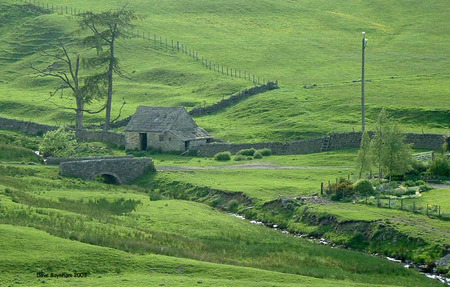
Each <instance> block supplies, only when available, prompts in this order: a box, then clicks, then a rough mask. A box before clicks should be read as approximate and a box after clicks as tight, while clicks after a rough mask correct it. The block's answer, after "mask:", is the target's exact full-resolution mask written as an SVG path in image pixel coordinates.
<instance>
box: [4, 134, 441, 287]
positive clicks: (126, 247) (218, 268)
mask: <svg viewBox="0 0 450 287" xmlns="http://www.w3.org/2000/svg"><path fill="white" fill-rule="evenodd" d="M1 138H2V140H3V142H5V145H7V146H9V147H10V146H12V144H11V143H14V145H16V146H17V148H19V147H21V148H22V149H23V150H20V151H18V153H19V154H21V153H24V154H25V151H27V152H30V151H31V150H30V148H33V146H34V144H35V143H33V140H34V138H31V137H30V138H28V140H26V139H27V138H26V137H25V136H23V135H20V134H16V133H11V132H6V133H5V132H2V133H1ZM20 141H23V142H26V143H30V144H31V145H30V147H29V148H27V147H26V146H27V144H23V143H22V144H20V143H19V142H20ZM24 150H25V151H24ZM348 156H349V154H348V153H347V152H333V153H330V154H329V155H322V157H320V156H318V155H308V156H305V157H304V158H301V157H300V156H294V157H293V158H288V157H285V159H284V160H287V161H295V162H297V164H305V163H308V162H310V163H311V162H312V161H314V162H316V163H318V162H320V161H323V160H327V161H328V162H330V165H333V164H340V161H341V160H342V159H344V158H347V157H348ZM269 158H270V157H268V158H267V159H266V160H267V161H269ZM293 159H294V160H293ZM282 160H283V159H282V158H277V157H273V158H272V163H271V164H275V163H276V162H280V161H282ZM160 161H162V159H160ZM165 161H168V158H166V160H165ZM205 161H208V160H205ZM0 162H1V163H0V236H1V238H2V239H3V240H2V241H1V243H0V248H1V249H2V250H3V251H4V252H2V254H1V255H0V267H1V270H2V271H1V272H2V278H3V280H2V282H7V283H8V285H10V284H14V285H15V284H24V285H27V286H34V285H40V284H42V283H43V281H45V283H46V284H49V285H52V284H53V285H55V286H56V285H57V284H58V282H59V284H60V281H64V283H65V284H69V286H72V285H74V286H75V285H77V286H80V285H81V286H93V285H95V286H103V285H112V286H116V285H119V283H121V284H125V285H128V286H132V285H136V284H140V283H139V282H144V281H147V282H150V283H151V284H153V283H155V284H161V283H164V284H169V285H174V286H189V285H192V283H194V284H204V285H206V286H217V285H225V286H243V285H249V286H298V285H299V284H300V285H302V286H303V285H305V286H333V285H336V284H337V285H345V286H411V285H414V284H420V285H421V286H435V285H436V286H437V285H438V283H437V282H435V281H432V280H429V279H427V278H426V277H424V276H423V275H420V274H418V273H417V272H416V271H414V270H409V269H405V268H404V267H403V266H402V265H400V264H394V263H392V262H388V261H386V260H384V259H382V258H377V257H373V256H370V255H367V254H363V253H360V252H356V251H351V250H345V249H339V248H331V247H329V246H323V245H320V244H319V243H317V242H314V241H310V240H308V239H306V238H298V237H294V236H292V235H287V234H283V233H281V232H279V231H278V230H273V229H269V228H267V227H264V226H261V225H257V224H251V223H250V222H249V221H246V220H242V219H240V218H237V217H235V216H232V215H230V214H227V213H225V212H222V211H220V210H218V209H215V208H212V207H211V206H208V205H206V204H202V203H196V202H192V201H184V200H174V199H170V198H167V199H164V198H162V197H161V195H159V196H158V193H159V190H157V189H156V187H157V186H156V185H155V184H161V183H162V181H163V178H161V177H159V176H160V175H158V176H155V175H152V174H150V175H148V176H147V177H144V178H142V179H141V180H140V181H138V182H136V184H137V185H134V186H112V185H106V184H102V183H99V182H96V181H83V180H80V179H75V178H66V177H61V176H60V175H59V174H58V168H57V167H48V166H43V165H40V164H36V163H34V164H32V165H25V164H17V162H16V160H15V159H12V160H9V159H3V158H2V157H0ZM11 162H12V163H11ZM268 163H269V162H268ZM172 164H175V165H177V164H178V165H179V164H180V163H177V162H175V161H173V162H172ZM210 165H212V163H210ZM164 174H167V175H172V176H173V175H174V174H172V173H170V172H163V173H162V176H164ZM262 175H263V173H261V174H260V176H262ZM280 175H281V176H282V175H283V174H280ZM289 177H292V179H291V181H292V183H294V178H297V180H298V181H304V182H305V183H307V182H308V181H307V179H306V178H303V176H302V175H301V174H300V175H295V174H290V175H289ZM205 178H206V177H205ZM247 179H248V180H253V179H252V178H251V177H247ZM165 180H166V181H167V183H170V178H166V179H165ZM266 189H267V191H265V190H266ZM271 191H272V190H271V189H270V188H269V187H266V188H265V189H263V190H257V189H255V190H254V191H253V193H250V192H249V195H252V196H253V197H254V200H255V201H254V203H255V204H257V205H258V206H261V203H263V201H261V200H260V199H265V197H266V196H267V194H270V193H271ZM186 192H189V191H188V190H186ZM258 192H259V194H260V197H258ZM186 194H187V193H186ZM200 194H202V192H201V191H200V190H199V191H198V193H197V195H200ZM272 196H273V195H270V196H269V197H270V198H269V199H271V198H272ZM280 219H282V217H280ZM429 226H434V225H429ZM410 228H412V227H410ZM299 230H300V227H299ZM412 230H413V234H416V232H417V231H416V230H417V227H415V226H414V228H412ZM442 230H443V231H445V228H444V229H442ZM430 236H431V235H430ZM431 237H432V236H431ZM432 238H433V237H432ZM440 243H441V244H444V243H445V240H444V241H443V242H440ZM37 272H40V273H44V274H50V273H61V272H66V273H74V272H87V274H88V275H87V276H88V278H87V279H86V280H84V279H85V278H81V279H83V280H81V279H78V278H77V279H75V278H68V279H52V278H37V277H36V273H37ZM269 277H271V278H272V279H270V278H269ZM58 280H59V281H58ZM114 281H116V282H114ZM118 282H119V283H118ZM198 282H200V283H198ZM83 284H84V285H83Z"/></svg>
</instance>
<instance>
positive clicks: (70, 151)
mask: <svg viewBox="0 0 450 287" xmlns="http://www.w3.org/2000/svg"><path fill="white" fill-rule="evenodd" d="M76 146H77V141H76V137H75V132H74V131H66V130H65V128H63V127H60V128H59V129H57V130H54V131H49V132H47V133H45V135H44V138H43V140H42V142H41V144H40V145H39V152H40V153H41V154H43V155H44V156H46V157H49V156H56V157H69V156H72V155H74V154H75V148H76Z"/></svg>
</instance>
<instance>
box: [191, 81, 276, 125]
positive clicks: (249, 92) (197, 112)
mask: <svg viewBox="0 0 450 287" xmlns="http://www.w3.org/2000/svg"><path fill="white" fill-rule="evenodd" d="M273 89H278V82H268V83H267V84H264V85H261V86H257V87H253V88H250V89H246V90H243V91H241V92H239V93H237V94H234V95H232V96H231V97H229V98H228V99H223V100H221V101H220V102H218V103H215V104H212V105H211V106H208V107H203V108H201V107H200V108H195V109H193V110H191V111H190V112H189V114H190V115H191V116H193V117H195V116H201V115H206V114H210V113H213V112H216V111H219V110H222V109H225V108H227V107H230V106H232V105H234V104H236V103H237V102H239V101H241V100H243V99H245V98H248V97H250V96H253V95H256V94H260V93H264V92H267V91H270V90H273Z"/></svg>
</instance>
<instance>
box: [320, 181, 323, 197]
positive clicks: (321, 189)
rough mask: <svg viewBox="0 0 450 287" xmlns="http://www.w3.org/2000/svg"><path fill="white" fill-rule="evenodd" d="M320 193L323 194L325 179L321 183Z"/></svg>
mask: <svg viewBox="0 0 450 287" xmlns="http://www.w3.org/2000/svg"><path fill="white" fill-rule="evenodd" d="M320 195H323V181H322V182H321V183H320Z"/></svg>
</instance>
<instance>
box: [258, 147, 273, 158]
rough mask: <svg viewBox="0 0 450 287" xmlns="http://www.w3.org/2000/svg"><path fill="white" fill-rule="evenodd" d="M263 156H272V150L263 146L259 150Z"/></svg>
mask: <svg viewBox="0 0 450 287" xmlns="http://www.w3.org/2000/svg"><path fill="white" fill-rule="evenodd" d="M258 151H259V152H260V153H261V154H262V155H263V156H270V155H272V150H271V149H270V148H263V149H260V150H258Z"/></svg>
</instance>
